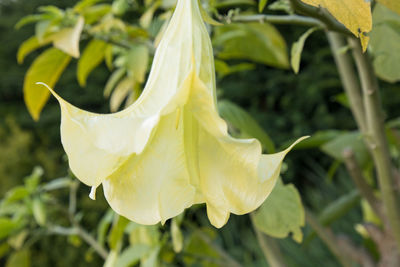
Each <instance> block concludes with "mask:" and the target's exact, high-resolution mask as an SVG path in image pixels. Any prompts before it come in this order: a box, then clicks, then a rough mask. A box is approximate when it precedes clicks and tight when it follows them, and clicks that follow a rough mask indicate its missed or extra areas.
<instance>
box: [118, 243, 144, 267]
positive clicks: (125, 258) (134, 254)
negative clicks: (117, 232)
mask: <svg viewBox="0 0 400 267" xmlns="http://www.w3.org/2000/svg"><path fill="white" fill-rule="evenodd" d="M150 251H151V247H149V246H147V245H144V244H138V245H134V246H130V247H128V248H126V249H125V250H124V251H122V253H121V255H120V256H119V257H118V259H117V262H116V263H115V267H129V266H134V265H135V264H137V263H138V262H139V261H140V259H142V258H143V257H145V256H146V255H147V254H149V252H150Z"/></svg>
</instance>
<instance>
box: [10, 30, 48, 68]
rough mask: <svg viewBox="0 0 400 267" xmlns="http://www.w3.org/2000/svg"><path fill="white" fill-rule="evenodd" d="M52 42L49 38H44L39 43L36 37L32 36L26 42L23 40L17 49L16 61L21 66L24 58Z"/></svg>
mask: <svg viewBox="0 0 400 267" xmlns="http://www.w3.org/2000/svg"><path fill="white" fill-rule="evenodd" d="M51 41H52V39H51V38H50V37H47V38H44V39H43V40H42V41H41V42H39V39H38V38H37V37H36V36H32V37H31V38H29V39H28V40H25V41H24V42H23V43H22V44H21V45H20V46H19V48H18V53H17V60H18V63H19V64H21V63H22V62H24V58H25V57H26V56H27V55H28V54H29V53H31V52H33V51H35V50H36V49H38V48H40V47H42V46H45V45H47V44H49V43H50V42H51Z"/></svg>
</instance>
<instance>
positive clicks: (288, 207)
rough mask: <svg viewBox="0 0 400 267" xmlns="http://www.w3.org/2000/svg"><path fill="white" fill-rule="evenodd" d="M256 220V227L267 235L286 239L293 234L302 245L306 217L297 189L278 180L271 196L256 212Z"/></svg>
mask: <svg viewBox="0 0 400 267" xmlns="http://www.w3.org/2000/svg"><path fill="white" fill-rule="evenodd" d="M254 220H255V225H256V227H257V228H258V229H260V230H261V231H262V232H264V233H266V234H267V235H270V236H272V237H276V238H285V237H287V236H288V235H289V233H291V232H292V233H293V235H292V238H293V239H294V240H295V241H296V242H298V243H300V242H301V240H302V239H303V232H302V231H301V227H302V226H304V220H305V217H304V208H303V205H302V204H301V198H300V195H299V192H298V191H297V189H296V187H294V186H293V185H292V184H289V185H284V184H283V183H282V182H280V181H279V180H278V182H277V184H276V186H275V188H274V189H273V190H272V193H271V195H270V196H269V197H268V198H267V200H265V202H264V204H262V205H261V207H260V208H259V209H258V210H257V211H256V212H255V216H254Z"/></svg>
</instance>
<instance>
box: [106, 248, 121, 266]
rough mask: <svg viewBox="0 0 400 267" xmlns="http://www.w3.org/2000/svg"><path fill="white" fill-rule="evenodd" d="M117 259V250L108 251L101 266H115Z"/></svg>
mask: <svg viewBox="0 0 400 267" xmlns="http://www.w3.org/2000/svg"><path fill="white" fill-rule="evenodd" d="M117 259H118V252H117V251H116V250H111V251H110V253H108V257H107V259H106V261H105V262H104V265H103V267H115V263H116V262H117Z"/></svg>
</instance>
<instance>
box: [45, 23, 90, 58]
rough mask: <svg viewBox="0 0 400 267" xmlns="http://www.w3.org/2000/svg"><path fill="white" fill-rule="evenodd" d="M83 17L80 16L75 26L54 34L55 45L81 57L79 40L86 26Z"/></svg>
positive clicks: (76, 56)
mask: <svg viewBox="0 0 400 267" xmlns="http://www.w3.org/2000/svg"><path fill="white" fill-rule="evenodd" d="M84 22H85V21H84V19H83V17H79V18H78V21H77V22H76V24H75V26H74V27H70V28H65V29H62V30H61V31H59V32H57V33H55V34H53V35H52V37H51V38H52V39H53V45H54V46H55V47H57V48H58V49H60V50H61V51H63V52H65V53H67V54H69V55H71V56H73V57H75V58H79V55H80V53H79V40H80V38H81V33H82V30H83V26H84V24H85V23H84Z"/></svg>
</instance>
